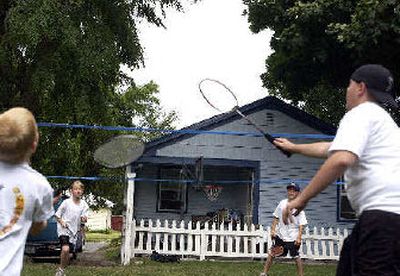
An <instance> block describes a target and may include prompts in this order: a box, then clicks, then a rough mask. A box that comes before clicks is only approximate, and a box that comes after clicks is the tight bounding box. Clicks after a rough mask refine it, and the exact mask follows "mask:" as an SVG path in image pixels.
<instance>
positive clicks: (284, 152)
mask: <svg viewBox="0 0 400 276" xmlns="http://www.w3.org/2000/svg"><path fill="white" fill-rule="evenodd" d="M264 137H265V139H267V140H268V141H269V142H270V143H271V144H273V145H274V140H275V138H274V137H272V136H271V135H269V134H268V133H264ZM274 146H275V145H274ZM275 147H276V148H277V149H278V150H280V151H281V152H282V153H283V154H284V155H286V157H287V158H289V157H290V156H292V153H291V152H288V151H286V150H284V149H281V148H280V147H277V146H275Z"/></svg>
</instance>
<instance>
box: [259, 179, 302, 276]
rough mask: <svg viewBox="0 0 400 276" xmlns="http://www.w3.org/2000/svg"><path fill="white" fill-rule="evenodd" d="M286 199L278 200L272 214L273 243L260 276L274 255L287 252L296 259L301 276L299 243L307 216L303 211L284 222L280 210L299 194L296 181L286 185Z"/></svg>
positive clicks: (269, 265)
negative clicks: (289, 221)
mask: <svg viewBox="0 0 400 276" xmlns="http://www.w3.org/2000/svg"><path fill="white" fill-rule="evenodd" d="M286 190H287V199H283V200H281V201H280V202H279V204H278V206H277V207H276V209H275V211H274V213H273V215H274V220H273V221H272V225H271V238H272V240H273V241H274V245H273V246H272V248H271V249H270V253H269V254H268V258H267V261H266V262H265V266H264V271H263V272H262V273H261V274H260V276H267V275H268V271H269V269H270V267H271V265H272V261H273V259H274V258H275V257H279V256H286V255H287V254H288V253H289V254H290V256H291V257H292V258H294V259H295V261H296V266H297V275H298V276H303V263H302V260H301V258H300V254H299V248H300V245H301V235H302V233H303V228H304V226H305V225H306V224H307V218H306V214H305V213H304V211H301V212H300V213H299V215H298V216H296V217H295V218H294V219H293V222H291V223H289V224H287V225H286V224H284V223H283V220H282V210H283V209H284V208H286V205H287V204H288V202H291V201H292V200H294V199H295V198H296V197H297V196H298V195H299V194H300V187H299V185H297V184H296V183H291V184H289V185H288V186H287V187H286Z"/></svg>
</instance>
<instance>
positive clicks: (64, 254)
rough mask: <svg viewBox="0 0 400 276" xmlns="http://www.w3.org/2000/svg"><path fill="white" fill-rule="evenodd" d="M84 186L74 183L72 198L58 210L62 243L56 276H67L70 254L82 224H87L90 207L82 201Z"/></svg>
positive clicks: (71, 190) (80, 183) (59, 235)
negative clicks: (66, 269) (66, 270)
mask: <svg viewBox="0 0 400 276" xmlns="http://www.w3.org/2000/svg"><path fill="white" fill-rule="evenodd" d="M83 191H84V185H83V183H82V182H80V181H75V182H73V183H72V185H71V188H70V193H71V197H70V198H68V199H66V200H64V201H63V202H62V203H61V205H60V207H59V208H58V210H57V212H56V214H55V217H56V219H57V222H58V224H57V233H58V237H59V239H60V243H61V256H60V267H59V268H58V269H57V272H56V276H62V275H65V273H64V269H65V267H66V266H67V265H68V264H69V253H70V251H73V250H74V248H75V245H76V241H77V234H78V232H79V231H80V227H81V223H82V222H83V223H85V222H87V215H88V210H89V206H88V205H87V203H86V202H85V201H84V200H82V199H81V197H82V194H83Z"/></svg>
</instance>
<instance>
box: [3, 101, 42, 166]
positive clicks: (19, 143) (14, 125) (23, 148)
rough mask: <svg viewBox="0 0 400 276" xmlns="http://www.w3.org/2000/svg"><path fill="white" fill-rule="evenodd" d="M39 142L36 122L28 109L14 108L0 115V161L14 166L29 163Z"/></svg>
mask: <svg viewBox="0 0 400 276" xmlns="http://www.w3.org/2000/svg"><path fill="white" fill-rule="evenodd" d="M38 140H39V132H38V128H37V125H36V120H35V117H34V116H33V114H32V113H31V112H30V111H29V110H28V109H26V108H23V107H14V108H11V109H9V110H7V111H5V112H4V113H2V114H0V160H2V161H5V162H9V163H14V164H19V163H22V162H24V161H28V160H29V159H30V157H31V156H32V154H33V153H34V151H35V146H34V144H35V143H36V144H37V143H38Z"/></svg>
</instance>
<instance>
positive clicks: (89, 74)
mask: <svg viewBox="0 0 400 276" xmlns="http://www.w3.org/2000/svg"><path fill="white" fill-rule="evenodd" d="M180 2H181V1H179V0H136V1H126V0H97V1H83V0H66V1H59V0H32V1H21V0H3V1H1V2H0V99H1V100H0V110H4V109H6V108H9V107H12V106H25V107H27V108H29V109H30V110H32V111H33V113H34V114H35V116H36V118H37V120H38V121H39V122H41V121H45V122H57V123H60V122H62V123H74V124H89V125H94V124H96V125H121V126H139V127H140V126H152V127H159V126H162V127H169V128H172V126H171V124H172V122H173V121H174V120H175V119H176V114H175V113H173V112H172V113H166V112H163V111H162V109H161V107H160V102H159V100H158V98H157V93H158V87H157V85H155V84H154V83H149V84H147V85H144V86H143V87H137V86H136V85H135V83H134V81H133V80H132V79H131V78H130V77H128V76H127V75H126V74H125V73H124V72H123V71H122V70H121V65H125V66H127V67H128V68H137V67H139V66H141V65H142V64H143V50H142V48H141V45H140V42H139V38H138V35H137V29H136V22H137V21H138V20H147V21H149V22H150V23H153V24H156V25H157V26H163V23H162V19H163V18H164V16H165V9H166V8H167V7H171V8H175V9H178V10H180V9H181V3H180ZM121 87H127V89H122V88H121ZM160 110H161V111H160ZM115 134H116V133H105V132H100V131H94V130H77V129H59V128H41V144H40V145H39V151H38V153H37V154H36V155H35V157H34V159H33V166H34V167H35V168H38V169H39V170H40V171H41V172H43V173H44V174H46V175H78V176H84V175H85V176H93V175H98V174H100V173H102V174H103V175H109V176H123V171H122V170H105V169H104V168H101V167H100V166H99V165H97V164H95V163H94V162H93V160H92V157H91V155H92V153H93V151H94V149H95V148H96V147H97V146H99V145H100V144H101V143H102V142H104V140H105V139H107V138H108V137H110V136H111V135H115ZM153 135H154V134H153ZM52 182H53V184H54V186H58V185H60V186H64V187H65V186H66V185H68V184H69V183H70V181H62V180H57V181H52ZM102 183H103V182H101V183H95V185H92V183H90V184H88V185H87V191H88V192H93V193H95V194H96V195H100V196H104V197H110V196H111V197H113V196H115V194H116V193H119V194H121V193H122V190H121V189H119V190H118V187H119V186H118V185H120V184H121V181H120V182H119V184H118V183H117V182H116V183H109V185H114V186H112V187H111V186H108V189H104V186H101V184H102ZM97 184H99V185H97ZM115 185H117V186H115ZM110 199H111V200H112V199H113V198H110Z"/></svg>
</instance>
